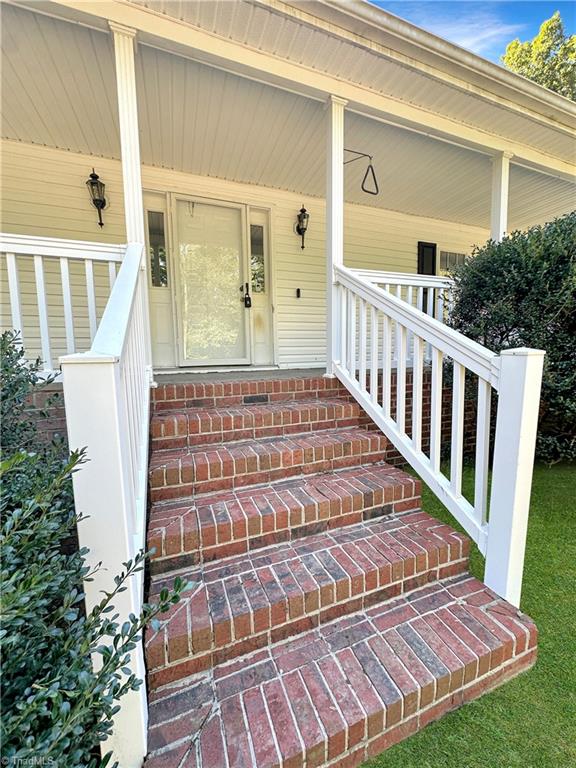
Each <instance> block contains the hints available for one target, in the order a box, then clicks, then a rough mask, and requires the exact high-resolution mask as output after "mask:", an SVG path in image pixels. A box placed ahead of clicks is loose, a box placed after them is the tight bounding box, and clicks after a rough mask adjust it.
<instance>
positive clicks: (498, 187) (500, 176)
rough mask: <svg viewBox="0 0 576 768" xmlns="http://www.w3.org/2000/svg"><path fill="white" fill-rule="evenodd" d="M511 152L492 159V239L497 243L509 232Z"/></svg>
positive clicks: (502, 153)
mask: <svg viewBox="0 0 576 768" xmlns="http://www.w3.org/2000/svg"><path fill="white" fill-rule="evenodd" d="M511 157H513V155H511V154H510V153H509V152H501V153H500V154H498V155H496V156H495V157H493V158H492V207H491V210H490V237H491V238H492V240H495V241H496V242H497V243H499V242H500V240H502V238H503V237H504V235H505V234H506V232H507V230H508V192H509V186H510V158H511Z"/></svg>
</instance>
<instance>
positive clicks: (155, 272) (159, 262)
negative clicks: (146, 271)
mask: <svg viewBox="0 0 576 768" xmlns="http://www.w3.org/2000/svg"><path fill="white" fill-rule="evenodd" d="M148 252H149V255H150V277H151V280H152V287H153V288H166V287H167V286H168V262H167V255H166V236H165V231H164V214H163V213H161V212H159V211H148Z"/></svg>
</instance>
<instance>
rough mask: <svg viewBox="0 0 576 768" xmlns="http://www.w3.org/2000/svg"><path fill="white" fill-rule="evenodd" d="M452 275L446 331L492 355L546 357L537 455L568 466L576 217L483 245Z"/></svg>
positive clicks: (574, 412)
mask: <svg viewBox="0 0 576 768" xmlns="http://www.w3.org/2000/svg"><path fill="white" fill-rule="evenodd" d="M453 277H454V280H455V302H454V309H453V312H452V316H451V324H452V325H453V327H455V328H456V329H457V330H459V331H461V332H462V333H464V334H466V336H468V337H469V338H472V339H474V340H475V341H479V342H480V343H481V344H483V345H484V346H486V347H488V348H489V349H492V350H493V351H495V352H500V351H501V350H502V349H511V348H514V347H532V348H535V349H543V350H545V351H546V357H545V359H544V377H543V382H542V400H541V405H540V417H539V426H538V441H537V447H536V451H537V456H538V457H539V458H541V459H543V460H545V461H547V462H550V463H552V462H555V461H559V460H562V459H565V460H574V459H575V458H576V213H571V214H568V215H566V216H563V217H561V218H558V219H555V220H554V221H552V222H550V223H548V224H545V225H543V226H536V227H532V228H531V229H529V230H527V231H525V232H513V233H512V234H511V235H509V236H508V237H505V238H504V239H503V240H502V242H500V243H495V242H493V241H492V240H490V241H488V243H487V244H486V245H483V246H482V247H479V248H476V249H475V250H474V252H473V254H472V257H471V258H470V259H468V260H467V261H466V263H465V264H464V265H463V266H461V267H459V268H457V269H456V270H455V271H454V273H453Z"/></svg>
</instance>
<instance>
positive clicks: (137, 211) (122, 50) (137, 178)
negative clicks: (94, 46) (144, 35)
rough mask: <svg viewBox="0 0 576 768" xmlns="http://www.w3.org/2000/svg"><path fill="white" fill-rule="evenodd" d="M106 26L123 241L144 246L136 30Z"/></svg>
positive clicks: (114, 24) (117, 25)
mask: <svg viewBox="0 0 576 768" xmlns="http://www.w3.org/2000/svg"><path fill="white" fill-rule="evenodd" d="M109 24H110V29H111V30H112V33H113V35H114V57H115V61H116V90H117V93H118V118H119V122H120V151H121V156H122V177H123V180H124V215H125V218H126V239H127V240H128V242H129V243H144V210H143V206H142V178H141V174H140V137H139V135H138V107H137V103H136V71H135V66H134V43H135V36H136V30H135V29H131V28H129V27H124V26H122V25H121V24H116V23H115V22H113V21H110V22H109Z"/></svg>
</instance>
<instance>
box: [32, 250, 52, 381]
mask: <svg viewBox="0 0 576 768" xmlns="http://www.w3.org/2000/svg"><path fill="white" fill-rule="evenodd" d="M34 275H35V277H36V298H37V301H38V319H39V321H40V342H41V346H42V362H43V367H44V370H45V371H50V370H52V353H51V351H50V327H49V325H48V306H47V304H46V285H45V283H44V260H43V258H42V256H37V255H36V256H34Z"/></svg>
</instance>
